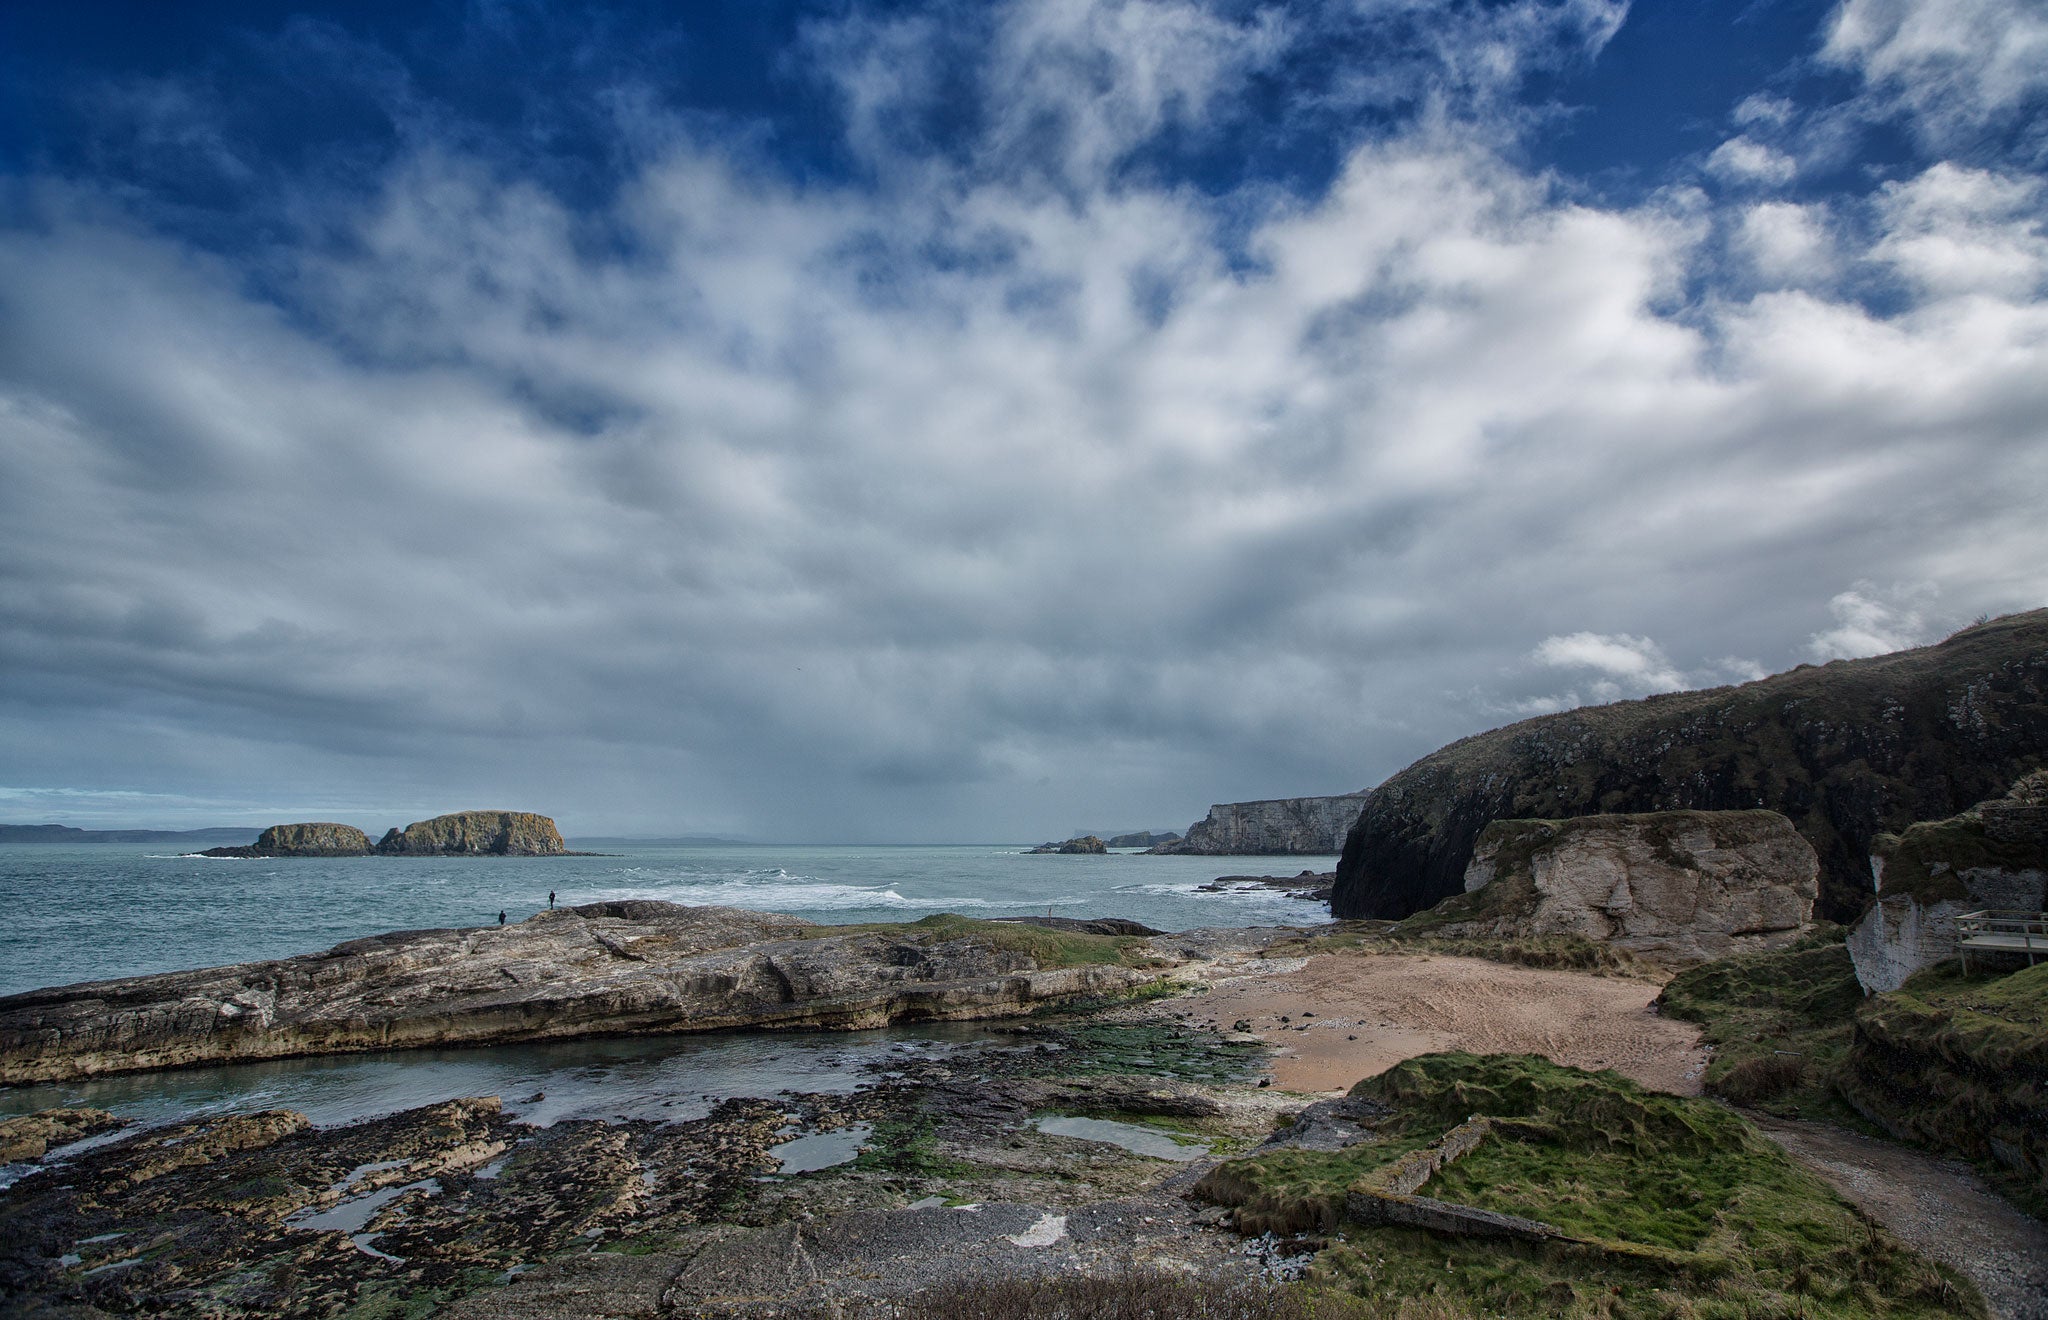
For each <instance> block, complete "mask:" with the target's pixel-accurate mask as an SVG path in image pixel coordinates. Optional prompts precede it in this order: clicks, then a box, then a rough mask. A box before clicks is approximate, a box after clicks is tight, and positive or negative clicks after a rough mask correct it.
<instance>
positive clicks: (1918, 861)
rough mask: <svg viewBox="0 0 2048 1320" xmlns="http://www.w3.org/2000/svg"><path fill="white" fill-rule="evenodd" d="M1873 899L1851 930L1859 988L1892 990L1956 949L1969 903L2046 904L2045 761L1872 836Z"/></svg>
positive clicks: (1980, 906)
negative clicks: (1960, 803)
mask: <svg viewBox="0 0 2048 1320" xmlns="http://www.w3.org/2000/svg"><path fill="white" fill-rule="evenodd" d="M1870 871H1871V878H1872V880H1873V882H1874V883H1875V886H1876V890H1877V902H1875V903H1874V904H1872V905H1871V907H1870V910H1869V911H1868V912H1865V913H1864V914H1863V919H1862V920H1860V921H1858V922H1857V923H1856V925H1855V928H1854V929H1852V930H1851V931H1850V932H1849V957H1850V960H1851V961H1852V962H1853V963H1854V964H1855V966H1856V980H1857V981H1858V982H1859V983H1860V984H1861V985H1862V986H1863V989H1864V992H1865V993H1866V994H1879V993H1883V992H1886V991H1891V990H1896V989H1898V988H1899V987H1900V986H1902V985H1904V984H1905V983H1906V980H1907V978H1908V977H1910V976H1912V975H1913V974H1914V973H1915V972H1918V971H1921V970H1923V969H1925V968H1928V967H1932V966H1934V964H1936V963H1938V962H1942V961H1945V960H1946V959H1949V958H1953V957H1955V956H1956V952H1957V935H1956V918H1957V917H1959V916H1962V915H1963V914H1964V913H1966V912H1976V911H1980V910H1985V909H1991V910H1999V909H2003V910H2007V911H2012V910H2020V911H2028V912H2038V911H2041V910H2042V908H2044V907H2048V771H2036V772H2034V773H2033V774H2031V775H2028V776H2026V777H2025V778H2023V779H2021V780H2020V781H2019V782H2018V783H2016V784H2014V785H2013V787H2012V789H2011V791H2010V792H2008V793H2006V794H2005V795H2004V796H2003V797H1999V798H1993V799H1991V800H1989V801H1985V802H1980V803H1978V804H1977V805H1976V806H1974V807H1971V808H1970V809H1969V810H1967V811H1963V812H1960V813H1958V814H1957V815H1954V816H1951V817H1949V818H1948V819H1947V820H1938V821H1923V822H1921V823H1919V824H1916V825H1911V826H1908V827H1907V828H1906V829H1905V830H1904V831H1902V832H1901V833H1898V834H1881V835H1879V836H1878V837H1877V838H1876V839H1875V840H1874V841H1873V842H1872V845H1871V856H1870Z"/></svg>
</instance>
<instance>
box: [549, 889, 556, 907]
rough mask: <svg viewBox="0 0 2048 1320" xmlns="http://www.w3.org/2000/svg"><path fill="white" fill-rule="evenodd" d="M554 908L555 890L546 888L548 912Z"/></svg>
mask: <svg viewBox="0 0 2048 1320" xmlns="http://www.w3.org/2000/svg"><path fill="white" fill-rule="evenodd" d="M554 910H555V891H554V890H552V889H550V890H548V911H550V912H553V911H554Z"/></svg>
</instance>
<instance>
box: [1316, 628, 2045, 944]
mask: <svg viewBox="0 0 2048 1320" xmlns="http://www.w3.org/2000/svg"><path fill="white" fill-rule="evenodd" d="M2044 748H2048V610H2034V611H2032V612H2030V613H2026V614H2015V615H2012V616H2009V617H2007V618H2003V619H1995V620H1992V621H1991V622H1990V623H1987V624H1982V625H1979V626H1978V627H1974V628H1968V629H1965V630H1964V631H1962V632H1960V633H1957V634H1956V635H1955V636H1953V637H1951V638H1949V639H1948V640H1947V641H1944V642H1942V643H1941V644H1939V645H1937V646H1929V647H1922V648H1920V649H1919V650H1914V651H1901V652H1898V653H1897V654H1894V655H1881V656H1875V657H1872V658H1870V659H1868V660H1842V661H1836V662H1834V663H1832V664H1828V665H1823V666H1817V667H1816V666H1810V665H1804V666H1801V667H1800V668H1798V669H1796V670H1793V671H1792V672H1790V673H1784V674H1777V675H1773V676H1772V677H1770V678H1766V679H1762V680H1759V681H1758V682H1754V683H1744V684H1742V685H1741V686H1739V687H1729V688H1716V689H1712V690H1710V691H1701V692H1676V693H1671V694H1668V695H1665V696H1657V697H1651V698H1649V699H1647V700H1644V701H1624V702H1617V703H1615V704H1613V705H1610V706H1593V707H1587V708H1585V709H1582V710H1575V711H1567V712H1565V713H1563V714H1559V715H1545V716H1542V717H1540V718H1537V719H1533V720H1524V721H1522V722H1521V723H1519V724H1511V725H1508V726H1507V727H1506V728H1501V729H1495V730H1493V731H1492V732H1490V733H1482V734H1478V735H1476V736H1474V737H1471V738H1465V739H1462V740H1460V741H1458V742H1455V743H1452V744H1450V745H1449V746H1447V747H1444V748H1441V749H1439V750H1438V751H1435V752H1432V753H1431V754H1430V755H1428V756H1426V757H1424V758H1422V759H1421V760H1420V761H1417V762H1415V763H1414V764H1413V765H1411V766H1409V767H1408V768H1407V769H1405V770H1402V771H1401V772H1400V773H1399V774H1396V775H1395V776H1393V777H1392V778H1391V779H1389V780H1387V781H1386V782H1385V783H1384V784H1381V785H1380V786H1379V787H1377V788H1375V789H1374V790H1373V791H1372V794H1371V797H1370V798H1369V800H1368V802H1367V805H1366V808H1365V811H1364V814H1363V815H1361V816H1360V818H1359V821H1358V824H1357V826H1356V827H1355V828H1354V829H1353V830H1352V831H1351V835H1350V837H1349V838H1348V839H1347V840H1346V842H1345V844H1344V857H1343V860H1342V862H1341V863H1340V864H1339V865H1338V868H1337V884H1336V889H1335V891H1334V893H1333V894H1332V897H1331V905H1330V906H1331V911H1332V912H1333V913H1334V914H1335V915H1336V916H1339V917H1386V918H1393V919H1399V918H1402V917H1406V916H1408V915H1410V914H1411V913H1415V912H1419V911H1422V910H1423V909H1425V908H1428V907H1431V906H1432V905H1434V904H1436V903H1438V902H1440V901H1441V900H1443V899H1444V898H1447V897H1449V896H1450V895H1452V894H1455V893H1457V892H1459V888H1460V884H1461V881H1462V878H1463V876H1464V874H1465V867H1466V865H1467V863H1469V862H1470V861H1471V857H1472V848H1473V845H1474V843H1475V842H1476V841H1477V840H1478V838H1479V834H1480V831H1482V830H1483V829H1485V828H1486V826H1487V824H1488V823H1489V822H1492V821H1495V820H1504V819H1529V818H1543V819H1558V818H1562V817H1567V816H1582V815H1592V814H1594V813H1596V812H1601V811H1609V812H1613V811H1639V812H1640V811H1668V810H1674V809H1694V810H1721V809H1731V808H1751V807H1766V808H1769V809H1771V810H1774V811H1782V812H1783V813H1785V815H1787V816H1789V817H1790V818H1791V819H1792V821H1793V823H1794V824H1795V825H1797V826H1798V827H1799V831H1800V833H1801V834H1803V835H1805V836H1806V839H1807V841H1808V842H1809V843H1811V844H1813V846H1814V848H1815V849H1816V851H1818V852H1819V853H1820V856H1821V868H1822V883H1823V886H1824V892H1823V898H1822V902H1821V904H1820V912H1821V915H1823V916H1826V917H1828V918H1830V919H1831V920H1836V921H1853V920H1854V919H1855V918H1856V917H1857V916H1859V915H1860V914H1861V913H1862V911H1863V909H1864V908H1865V907H1867V906H1868V905H1869V901H1870V872H1869V858H1870V853H1871V841H1872V839H1873V838H1874V837H1875V836H1876V835H1878V834H1879V833H1881V832H1882V831H1885V830H1897V829H1900V828H1902V827H1904V826H1905V825H1907V824H1909V823H1911V822H1913V821H1916V820H1930V819H1934V818H1936V817H1940V816H1945V815H1948V814H1950V813H1952V812H1955V811H1958V810H1961V809H1962V808H1964V807H1967V806H1968V805H1969V804H1970V803H1972V802H1975V801H1977V800H1979V799H1981V798H1984V797H1987V796H1989V795H1991V794H1995V793H1998V792H2001V791H2003V790H2004V788H2005V786H2006V785H2007V784H2010V783H2011V782H2012V781H2013V779H2014V778H2015V777H2016V776H2019V775H2022V774H2025V773H2026V772H2028V771H2030V770H2033V769H2035V768H2037V767H2038V766H2040V765H2041V764H2042V761H2043V749H2044Z"/></svg>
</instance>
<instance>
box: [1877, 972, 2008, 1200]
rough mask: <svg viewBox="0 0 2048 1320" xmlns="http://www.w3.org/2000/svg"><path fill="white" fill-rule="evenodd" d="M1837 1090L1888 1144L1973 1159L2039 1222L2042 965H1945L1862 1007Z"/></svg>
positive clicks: (1923, 973) (1924, 973) (1922, 974)
mask: <svg viewBox="0 0 2048 1320" xmlns="http://www.w3.org/2000/svg"><path fill="white" fill-rule="evenodd" d="M1839 1086H1840V1088H1841V1091H1842V1093H1843V1095H1844V1096H1845V1097H1846V1098H1847V1099H1848V1100H1849V1102H1850V1103H1852V1104H1854V1105H1855V1106H1856V1108H1857V1109H1858V1110H1860V1111H1862V1112H1863V1113H1864V1114H1865V1115H1867V1116H1868V1117H1869V1118H1870V1119H1871V1120H1872V1121H1874V1122H1877V1123H1880V1124H1882V1125H1883V1126H1884V1127H1885V1128H1887V1129H1889V1130H1890V1131H1891V1132H1892V1133H1893V1134H1894V1135H1896V1136H1898V1137H1901V1138H1904V1139H1906V1140H1909V1141H1921V1142H1926V1143H1928V1144H1929V1145H1935V1146H1940V1147H1943V1148H1946V1149H1948V1150H1954V1151H1959V1152H1961V1153H1963V1154H1965V1155H1968V1156H1970V1157H1972V1158H1973V1159H1975V1160H1977V1161H1978V1162H1979V1163H1981V1164H1982V1165H1984V1166H1985V1167H1986V1168H1987V1169H1990V1170H1991V1171H1993V1172H1994V1173H1996V1174H1998V1175H1999V1176H2000V1180H2001V1181H2002V1182H2003V1183H2004V1184H2005V1185H2006V1187H2007V1189H2008V1190H2009V1191H2011V1192H2012V1193H2013V1195H2014V1198H2015V1199H2016V1200H2018V1201H2019V1202H2020V1203H2021V1204H2023V1205H2024V1206H2026V1207H2027V1208H2028V1209H2029V1210H2031V1211H2032V1212H2033V1213H2035V1214H2037V1215H2043V1216H2048V963H2043V964H2041V965H2040V966H2036V967H2030V968H2028V969H2027V970H2025V971H2021V972H2014V973H2011V974H2010V975H2006V976H1988V977H1987V976H1985V975H1983V974H1981V973H1980V974H1977V975H1972V976H1964V975H1963V974H1962V971H1961V969H1960V967H1959V966H1958V965H1956V964H1953V963H1944V964H1942V965H1941V966H1939V967H1936V968H1933V969H1931V970H1929V971H1926V972H1922V973H1921V974H1920V975H1918V976H1916V977H1914V978H1913V979H1912V980H1910V981H1908V982H1907V983H1906V984H1905V986H1904V987H1902V988H1901V989H1899V990H1897V991H1895V992H1893V993H1892V994H1888V995H1880V996H1878V997H1877V998H1876V999H1873V1000H1871V1001H1870V1003H1869V1004H1868V1005H1866V1006H1865V1007H1864V1008H1863V1010H1862V1011H1861V1012H1860V1013H1858V1014H1857V1016H1856V1024H1855V1034H1854V1037H1853V1039H1852V1042H1851V1044H1850V1048H1849V1051H1848V1057H1847V1059H1846V1060H1845V1061H1844V1064H1843V1067H1842V1069H1841V1074H1840V1078H1839Z"/></svg>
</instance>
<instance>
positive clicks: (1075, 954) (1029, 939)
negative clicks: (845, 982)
mask: <svg viewBox="0 0 2048 1320" xmlns="http://www.w3.org/2000/svg"><path fill="white" fill-rule="evenodd" d="M841 935H886V936H890V937H893V938H896V939H901V940H906V941H908V942H910V943H913V944H920V945H925V946H930V945H934V944H944V943H947V942H949V941H952V940H972V941H974V942H975V943H977V944H980V945H982V946H983V947H985V948H990V949H999V950H1002V951H1004V952H1008V953H1021V954H1023V955H1025V956H1026V957H1028V958H1030V959H1031V960H1032V961H1033V962H1035V963H1037V964H1038V965H1039V966H1040V967H1081V966H1086V965H1089V964H1108V965H1113V966H1122V967H1153V966H1161V965H1163V964H1161V963H1160V961H1159V960H1158V959H1157V958H1155V957H1153V956H1152V955H1151V954H1150V953H1149V952H1148V951H1147V950H1146V948H1145V937H1143V936H1140V935H1090V934H1086V933H1084V932H1079V931H1065V930H1048V929H1046V928H1045V927H1043V926H1031V925H1026V924H1025V923H1023V922H1020V921H978V920H976V919H975V918H973V917H963V916H959V915H957V914H955V913H951V912H938V913H934V914H933V915H931V916H929V917H925V918H922V919H921V920H918V921H909V922H896V921H877V922H862V923H856V924H852V925H845V926H807V927H804V928H802V929H799V930H795V931H792V932H790V937H791V938H794V939H806V940H817V939H831V938H834V937H836V936H841Z"/></svg>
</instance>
